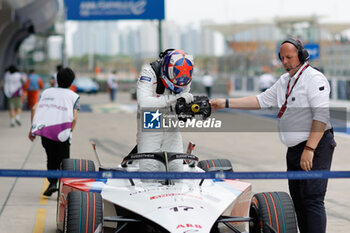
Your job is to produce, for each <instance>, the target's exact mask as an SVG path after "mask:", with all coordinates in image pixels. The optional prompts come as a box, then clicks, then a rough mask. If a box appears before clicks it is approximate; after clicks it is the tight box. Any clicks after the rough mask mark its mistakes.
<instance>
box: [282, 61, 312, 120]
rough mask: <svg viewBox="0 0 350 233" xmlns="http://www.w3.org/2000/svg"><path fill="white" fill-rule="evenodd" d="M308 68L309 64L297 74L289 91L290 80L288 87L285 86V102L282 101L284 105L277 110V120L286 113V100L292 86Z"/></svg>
mask: <svg viewBox="0 0 350 233" xmlns="http://www.w3.org/2000/svg"><path fill="white" fill-rule="evenodd" d="M307 67H309V64H307V65H306V66H304V68H303V69H302V70H301V71H300V73H299V74H298V77H297V78H296V79H295V82H294V84H293V86H292V87H291V89H290V91H289V84H290V79H289V81H288V85H287V91H286V100H285V101H284V104H283V105H282V107H281V109H280V110H279V112H278V115H277V118H281V117H282V116H283V114H284V112H285V111H286V109H287V100H288V97H289V96H290V94H291V93H292V91H293V89H294V86H295V84H297V82H298V80H299V78H300V76H301V74H302V73H303V71H304V70H305V69H306V68H307Z"/></svg>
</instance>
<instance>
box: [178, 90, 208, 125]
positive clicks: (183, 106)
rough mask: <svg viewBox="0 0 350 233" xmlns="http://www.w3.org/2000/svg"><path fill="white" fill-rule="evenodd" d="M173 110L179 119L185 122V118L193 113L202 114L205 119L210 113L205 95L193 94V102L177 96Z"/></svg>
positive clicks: (190, 116)
mask: <svg viewBox="0 0 350 233" xmlns="http://www.w3.org/2000/svg"><path fill="white" fill-rule="evenodd" d="M175 111H176V114H177V115H178V118H179V120H181V121H185V122H186V121H187V119H191V118H193V117H194V116H195V115H199V116H202V118H203V120H205V119H207V118H208V117H209V116H210V114H211V105H210V103H209V98H208V97H207V96H194V97H193V102H191V103H188V104H187V103H186V100H185V99H184V98H179V99H177V102H176V106H175Z"/></svg>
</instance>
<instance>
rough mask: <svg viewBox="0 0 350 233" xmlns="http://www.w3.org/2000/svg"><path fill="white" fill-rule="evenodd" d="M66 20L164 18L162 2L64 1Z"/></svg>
mask: <svg viewBox="0 0 350 233" xmlns="http://www.w3.org/2000/svg"><path fill="white" fill-rule="evenodd" d="M65 5H66V9H67V19H68V20H124V19H125V20H129V19H158V20H162V19H164V18H165V13H164V12H165V10H164V9H165V6H164V0H65Z"/></svg>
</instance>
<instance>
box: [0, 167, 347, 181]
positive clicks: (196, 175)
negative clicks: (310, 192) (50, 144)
mask: <svg viewBox="0 0 350 233" xmlns="http://www.w3.org/2000/svg"><path fill="white" fill-rule="evenodd" d="M0 177H24V178H26V177H27V178H29V177H32V178H33V177H37V178H40V177H44V178H46V177H48V178H90V179H107V178H113V179H172V180H175V179H241V180H243V179H249V180H250V179H290V180H301V179H328V178H331V179H342V178H350V171H308V172H306V171H288V172H278V171H277V172H125V171H99V172H77V171H62V170H59V171H54V170H49V171H47V170H25V169H0Z"/></svg>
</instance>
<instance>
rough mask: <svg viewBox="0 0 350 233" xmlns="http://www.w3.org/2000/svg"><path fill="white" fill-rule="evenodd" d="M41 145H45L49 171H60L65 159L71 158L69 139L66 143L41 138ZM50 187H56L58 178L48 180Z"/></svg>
mask: <svg viewBox="0 0 350 233" xmlns="http://www.w3.org/2000/svg"><path fill="white" fill-rule="evenodd" d="M41 144H42V145H43V147H44V149H45V151H46V156H47V170H59V169H60V165H61V162H62V160H63V159H66V158H69V157H70V155H69V152H70V143H69V139H68V140H67V141H65V142H58V141H53V140H51V139H48V138H46V137H41ZM47 179H48V180H49V182H50V185H54V186H56V184H57V180H58V179H56V178H47Z"/></svg>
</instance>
